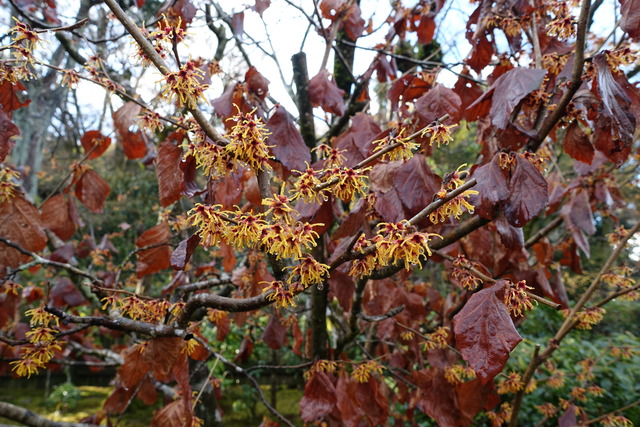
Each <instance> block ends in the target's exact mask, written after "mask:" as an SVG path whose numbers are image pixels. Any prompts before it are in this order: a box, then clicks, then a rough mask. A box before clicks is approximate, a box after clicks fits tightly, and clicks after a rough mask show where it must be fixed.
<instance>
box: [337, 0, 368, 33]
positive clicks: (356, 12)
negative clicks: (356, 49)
mask: <svg viewBox="0 0 640 427" xmlns="http://www.w3.org/2000/svg"><path fill="white" fill-rule="evenodd" d="M342 26H343V28H344V32H345V33H347V37H349V38H350V39H351V41H355V40H356V39H357V38H358V37H360V36H361V35H362V32H363V31H364V19H362V11H361V10H360V6H358V4H357V3H353V4H351V6H350V7H349V11H348V12H347V13H346V17H345V18H344V20H343V21H342Z"/></svg>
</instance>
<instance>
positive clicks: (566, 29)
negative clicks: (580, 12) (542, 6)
mask: <svg viewBox="0 0 640 427" xmlns="http://www.w3.org/2000/svg"><path fill="white" fill-rule="evenodd" d="M553 3H554V10H553V11H552V12H553V14H554V15H555V19H553V20H552V21H551V22H549V23H548V24H547V34H548V35H550V36H551V37H558V38H561V39H568V38H571V37H574V36H575V34H576V20H575V18H574V17H573V15H571V12H570V10H569V5H568V4H567V3H566V2H553Z"/></svg>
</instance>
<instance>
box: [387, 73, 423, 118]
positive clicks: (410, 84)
mask: <svg viewBox="0 0 640 427" xmlns="http://www.w3.org/2000/svg"><path fill="white" fill-rule="evenodd" d="M430 88H431V83H429V82H427V81H426V80H425V77H424V73H414V74H407V75H405V76H402V77H400V78H399V79H397V80H396V81H394V82H393V84H392V85H391V88H390V89H389V92H387V98H388V99H389V101H391V109H392V110H393V111H396V110H397V109H398V104H399V102H400V98H402V102H403V103H405V102H412V101H413V100H415V99H417V98H419V97H420V96H422V95H423V94H424V93H425V92H426V91H428V90H429V89H430Z"/></svg>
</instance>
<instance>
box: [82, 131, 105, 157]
mask: <svg viewBox="0 0 640 427" xmlns="http://www.w3.org/2000/svg"><path fill="white" fill-rule="evenodd" d="M80 143H81V144H82V148H84V153H85V155H86V154H87V153H88V152H89V151H91V150H93V151H91V154H90V155H89V157H88V158H89V159H97V158H98V157H100V156H101V155H102V154H103V153H104V152H105V151H107V148H109V145H111V138H109V137H106V136H104V135H103V134H102V132H100V131H99V130H89V131H87V132H85V133H84V135H82V138H80ZM94 146H96V147H95V148H94Z"/></svg>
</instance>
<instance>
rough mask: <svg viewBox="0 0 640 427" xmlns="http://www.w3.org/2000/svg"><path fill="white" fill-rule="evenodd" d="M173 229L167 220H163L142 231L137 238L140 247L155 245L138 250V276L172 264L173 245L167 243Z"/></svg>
mask: <svg viewBox="0 0 640 427" xmlns="http://www.w3.org/2000/svg"><path fill="white" fill-rule="evenodd" d="M170 238H171V231H170V230H169V226H168V225H167V223H166V222H162V223H160V224H158V225H156V226H155V227H153V228H150V229H149V230H147V231H145V232H144V233H142V235H141V236H140V237H138V240H136V247H137V248H138V249H140V248H144V247H147V246H154V247H152V248H149V249H145V250H142V251H139V252H138V262H137V265H136V276H138V277H139V278H140V277H144V276H147V275H149V274H153V273H155V272H157V271H160V270H164V269H165V268H169V267H170V266H171V247H170V246H169V245H168V244H167V243H168V242H169V239H170Z"/></svg>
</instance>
